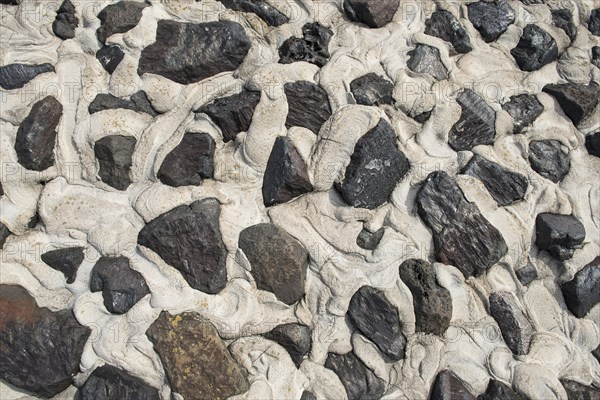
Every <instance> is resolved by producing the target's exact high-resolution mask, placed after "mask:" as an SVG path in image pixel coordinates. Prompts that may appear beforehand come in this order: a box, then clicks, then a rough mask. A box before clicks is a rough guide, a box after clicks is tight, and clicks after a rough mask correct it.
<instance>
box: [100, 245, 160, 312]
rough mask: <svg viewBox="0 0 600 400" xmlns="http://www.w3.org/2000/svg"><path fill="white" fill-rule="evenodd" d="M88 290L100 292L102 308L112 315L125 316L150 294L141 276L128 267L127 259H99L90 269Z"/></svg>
mask: <svg viewBox="0 0 600 400" xmlns="http://www.w3.org/2000/svg"><path fill="white" fill-rule="evenodd" d="M90 290H91V291H92V292H99V291H102V298H103V299H104V306H105V307H106V309H107V310H108V311H109V312H111V313H113V314H125V313H126V312H127V311H129V310H130V309H131V307H133V306H134V305H135V304H136V303H137V302H138V301H140V300H141V299H142V298H143V297H144V296H146V295H147V294H149V293H150V290H149V289H148V285H147V284H146V281H145V280H144V277H143V276H142V274H140V273H139V272H138V271H135V270H133V269H131V268H130V267H129V259H128V258H127V257H100V259H99V260H98V262H96V265H94V268H92V275H91V278H90Z"/></svg>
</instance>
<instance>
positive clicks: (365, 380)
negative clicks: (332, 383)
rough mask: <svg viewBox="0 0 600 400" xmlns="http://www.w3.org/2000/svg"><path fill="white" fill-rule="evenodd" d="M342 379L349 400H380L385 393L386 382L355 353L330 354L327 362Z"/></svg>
mask: <svg viewBox="0 0 600 400" xmlns="http://www.w3.org/2000/svg"><path fill="white" fill-rule="evenodd" d="M325 368H329V369H330V370H332V371H333V372H335V373H336V375H337V376H338V377H339V378H340V381H341V382H342V384H343V385H344V388H345V389H346V394H347V395H348V400H378V399H380V398H381V396H382V395H383V393H384V392H385V382H384V381H383V380H381V379H380V378H379V377H378V376H376V375H375V374H374V373H373V371H371V370H370V369H369V368H368V367H367V366H366V365H365V364H364V363H363V362H362V361H361V360H360V359H359V358H358V357H356V356H355V355H354V353H353V352H349V353H346V354H335V353H329V355H328V356H327V360H326V361H325Z"/></svg>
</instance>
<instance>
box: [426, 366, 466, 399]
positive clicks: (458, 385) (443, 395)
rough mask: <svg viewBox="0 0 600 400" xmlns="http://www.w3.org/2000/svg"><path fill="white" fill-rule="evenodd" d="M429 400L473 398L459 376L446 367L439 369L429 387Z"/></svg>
mask: <svg viewBox="0 0 600 400" xmlns="http://www.w3.org/2000/svg"><path fill="white" fill-rule="evenodd" d="M429 400H475V396H473V395H472V394H471V392H469V389H467V388H466V386H465V384H464V383H463V381H462V380H460V378H458V377H457V376H456V375H454V373H453V372H452V371H449V370H447V369H445V370H443V371H440V372H439V373H438V374H437V376H436V378H435V382H433V386H432V387H431V396H429Z"/></svg>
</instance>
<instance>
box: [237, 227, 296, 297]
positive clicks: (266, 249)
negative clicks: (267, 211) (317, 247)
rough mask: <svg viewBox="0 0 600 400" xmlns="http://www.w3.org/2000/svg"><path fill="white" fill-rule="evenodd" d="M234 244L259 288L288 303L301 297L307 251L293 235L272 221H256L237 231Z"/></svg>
mask: <svg viewBox="0 0 600 400" xmlns="http://www.w3.org/2000/svg"><path fill="white" fill-rule="evenodd" d="M238 245H239V248H240V249H241V250H242V251H243V252H244V255H245V256H246V258H247V259H248V261H249V262H250V265H251V267H252V271H251V273H252V276H253V277H254V280H255V281H256V286H257V287H258V288H259V289H260V290H266V291H269V292H272V293H273V294H275V296H276V297H277V299H279V300H280V301H282V302H284V303H285V304H288V305H292V304H294V303H296V302H297V301H298V300H300V299H302V297H304V286H305V282H306V271H307V269H308V252H307V251H306V249H304V247H303V246H302V244H300V242H299V241H298V240H296V239H295V238H294V237H293V236H291V235H290V234H289V233H287V232H286V231H284V230H283V229H281V228H279V227H278V226H276V225H274V224H258V225H253V226H250V227H248V228H246V229H244V230H243V231H242V232H240V238H239V243H238Z"/></svg>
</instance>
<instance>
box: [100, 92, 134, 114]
mask: <svg viewBox="0 0 600 400" xmlns="http://www.w3.org/2000/svg"><path fill="white" fill-rule="evenodd" d="M117 108H124V109H126V110H133V111H136V106H135V103H134V102H133V101H131V100H126V99H122V98H120V97H117V96H113V95H112V94H110V93H99V94H97V95H96V97H94V100H92V102H91V103H90V105H89V106H88V112H89V113H90V114H94V113H97V112H99V111H104V110H114V109H117Z"/></svg>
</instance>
